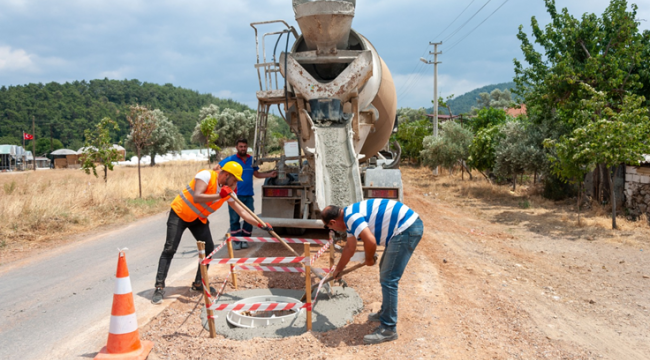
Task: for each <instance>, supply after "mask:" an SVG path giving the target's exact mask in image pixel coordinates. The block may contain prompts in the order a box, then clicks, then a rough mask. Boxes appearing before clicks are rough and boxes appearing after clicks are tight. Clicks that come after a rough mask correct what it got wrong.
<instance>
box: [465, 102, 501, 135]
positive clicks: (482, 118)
mask: <svg viewBox="0 0 650 360" xmlns="http://www.w3.org/2000/svg"><path fill="white" fill-rule="evenodd" d="M505 122H506V112H505V110H503V109H495V108H485V109H481V110H480V111H479V112H478V115H477V116H476V117H475V118H473V119H471V120H470V121H468V125H469V127H470V129H472V132H473V133H475V134H476V133H478V131H479V130H481V129H485V128H489V127H492V126H495V125H500V124H503V123H505Z"/></svg>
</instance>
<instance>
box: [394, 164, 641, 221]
mask: <svg viewBox="0 0 650 360" xmlns="http://www.w3.org/2000/svg"><path fill="white" fill-rule="evenodd" d="M402 171H403V174H404V179H405V181H411V182H412V183H413V184H414V185H416V186H418V187H419V188H420V189H421V190H422V191H423V195H424V196H432V197H434V198H436V199H439V200H441V201H445V202H451V203H456V204H458V205H461V206H466V207H469V208H472V210H473V211H474V212H475V213H477V214H479V215H480V214H481V213H483V212H486V211H488V210H486V206H489V207H492V209H491V210H492V211H493V212H495V211H499V212H503V211H504V210H506V211H511V212H518V213H525V214H526V215H528V216H536V217H542V216H546V217H548V218H551V217H552V218H553V219H554V220H558V221H559V222H560V223H563V225H566V226H569V227H572V228H598V229H602V230H611V227H612V218H611V207H603V206H599V205H597V204H592V205H589V206H588V209H585V208H584V207H583V209H582V210H581V213H580V218H579V219H578V209H577V199H575V198H574V199H568V200H565V201H553V200H548V199H545V198H543V197H542V196H541V193H542V185H541V184H533V183H532V179H527V181H526V179H525V181H524V184H521V185H520V184H517V189H516V191H514V192H513V191H512V185H496V184H490V183H488V182H487V181H486V180H485V178H484V177H483V176H482V175H481V174H479V173H477V172H474V173H473V176H474V179H473V180H471V181H470V180H469V177H468V175H467V173H465V180H464V181H462V180H461V174H460V171H455V172H454V174H453V175H450V174H449V171H448V170H446V169H440V175H439V176H438V177H434V176H432V173H431V170H429V169H427V168H416V167H407V168H403V169H402ZM618 215H619V216H618V217H617V218H616V223H617V225H618V227H619V229H618V230H619V231H623V232H625V231H633V230H637V229H639V230H640V229H643V230H649V229H650V226H648V221H647V219H646V218H645V217H644V218H642V219H639V221H630V220H627V219H626V218H625V217H624V216H622V214H621V212H619V214H618Z"/></svg>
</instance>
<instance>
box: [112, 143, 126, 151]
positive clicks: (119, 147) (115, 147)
mask: <svg viewBox="0 0 650 360" xmlns="http://www.w3.org/2000/svg"><path fill="white" fill-rule="evenodd" d="M113 149H117V150H120V151H121V150H124V151H126V149H125V148H123V147H122V146H120V145H117V144H113Z"/></svg>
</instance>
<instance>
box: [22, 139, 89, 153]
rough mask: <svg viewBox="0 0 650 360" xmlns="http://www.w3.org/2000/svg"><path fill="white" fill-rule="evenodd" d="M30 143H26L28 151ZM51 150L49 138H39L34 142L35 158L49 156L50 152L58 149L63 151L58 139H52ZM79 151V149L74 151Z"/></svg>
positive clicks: (30, 146)
mask: <svg viewBox="0 0 650 360" xmlns="http://www.w3.org/2000/svg"><path fill="white" fill-rule="evenodd" d="M31 143H32V142H31V141H28V142H27V143H26V144H25V147H26V148H27V149H28V150H29V149H31V148H32V144H31ZM51 145H52V150H50V138H40V139H38V140H36V156H42V155H46V154H49V153H50V152H52V151H54V150H58V149H63V143H61V141H60V140H59V139H52V142H51ZM74 150H75V151H76V150H79V148H76V149H74Z"/></svg>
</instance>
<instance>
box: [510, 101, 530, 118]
mask: <svg viewBox="0 0 650 360" xmlns="http://www.w3.org/2000/svg"><path fill="white" fill-rule="evenodd" d="M526 114H527V112H526V104H521V107H519V108H510V109H507V110H506V115H508V116H512V117H515V118H516V117H518V116H521V115H526Z"/></svg>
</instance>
